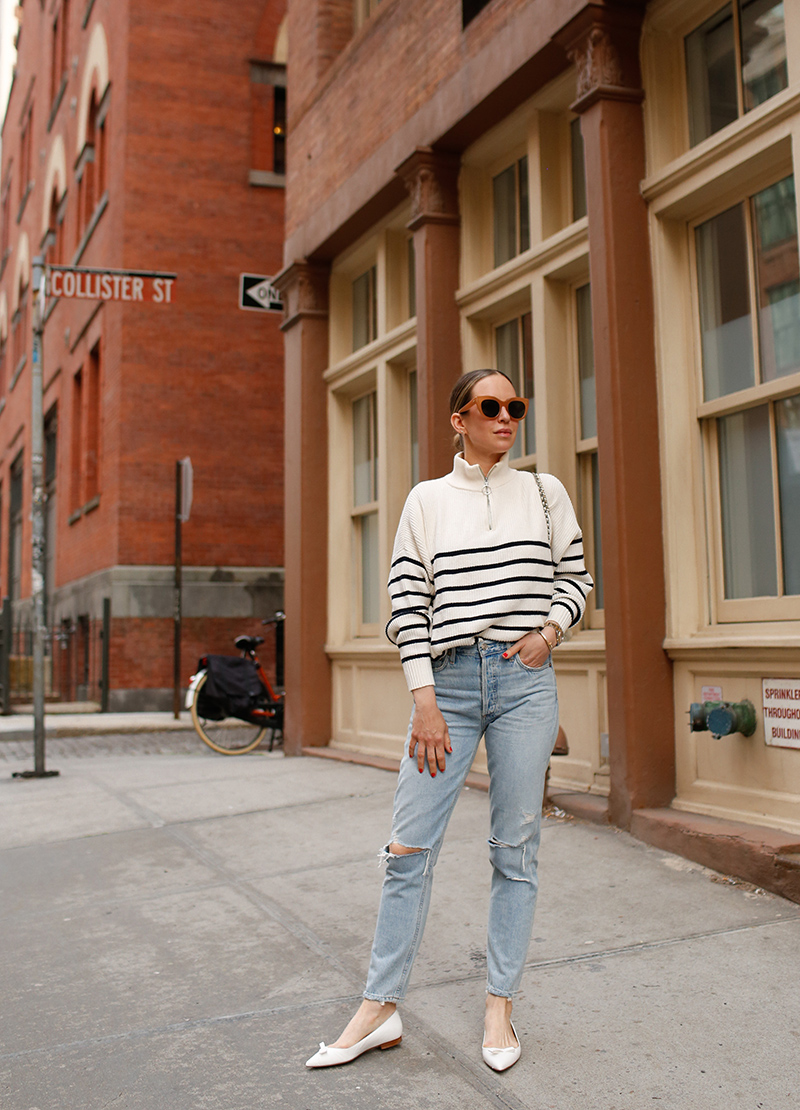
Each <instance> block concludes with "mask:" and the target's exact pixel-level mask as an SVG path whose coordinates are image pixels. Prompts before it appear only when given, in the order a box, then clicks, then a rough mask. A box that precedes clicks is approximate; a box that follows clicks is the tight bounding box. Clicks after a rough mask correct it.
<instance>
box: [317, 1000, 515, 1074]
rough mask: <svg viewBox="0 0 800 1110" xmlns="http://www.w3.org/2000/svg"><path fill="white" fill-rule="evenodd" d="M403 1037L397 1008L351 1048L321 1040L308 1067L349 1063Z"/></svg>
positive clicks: (394, 1043) (388, 1046)
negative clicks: (373, 1049) (381, 1023)
mask: <svg viewBox="0 0 800 1110" xmlns="http://www.w3.org/2000/svg"><path fill="white" fill-rule="evenodd" d="M402 1039H403V1023H402V1021H401V1020H400V1015H399V1014H398V1012H397V1010H395V1012H394V1013H393V1014H392V1015H391V1017H388V1018H387V1019H386V1021H385V1022H384V1023H383V1025H379V1026H378V1028H377V1029H374V1030H373V1031H372V1032H371V1033H368V1034H367V1036H366V1037H364V1038H363V1039H362V1040H360V1041H358V1043H357V1044H354V1045H351V1047H350V1048H334V1047H333V1046H329V1045H326V1044H325V1042H324V1041H320V1044H319V1052H315V1053H314V1055H313V1056H312V1057H311V1059H310V1060H306V1067H307V1068H333V1067H336V1065H337V1064H349V1063H350V1061H351V1060H355V1059H356V1057H357V1056H361V1055H362V1053H364V1052H369V1050H370V1049H371V1048H392V1046H393V1045H396V1044H400V1041H401V1040H402ZM505 1066H506V1067H508V1065H507V1064H506V1065H505Z"/></svg>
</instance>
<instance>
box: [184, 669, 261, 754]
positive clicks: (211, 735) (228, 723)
mask: <svg viewBox="0 0 800 1110" xmlns="http://www.w3.org/2000/svg"><path fill="white" fill-rule="evenodd" d="M207 678H208V675H203V677H202V678H201V679H200V681H199V682H198V684H197V689H196V690H195V692H194V697H193V698H192V722H193V724H194V727H195V729H196V730H197V735H198V736H199V737H200V739H201V740H202V741H203V742H204V743H205V744H208V746H209V748H212V749H213V750H214V751H215V752H219V753H220V755H245V754H246V753H247V752H252V751H253V750H254V749H255V748H257V747H258V745H259V744H260V743H261V741H262V740H263V739H264V734H265V733H266V731H267V730H266V728H264V726H263V725H251V724H248V722H247V721H240V720H239V719H238V718H236V717H225V718H223V720H221V721H210V720H208V719H207V718H206V717H202V716H201V715H200V714H199V713H198V712H197V699H198V695H199V694H200V691H201V690H202V689H203V686H204V685H205V682H206V679H207Z"/></svg>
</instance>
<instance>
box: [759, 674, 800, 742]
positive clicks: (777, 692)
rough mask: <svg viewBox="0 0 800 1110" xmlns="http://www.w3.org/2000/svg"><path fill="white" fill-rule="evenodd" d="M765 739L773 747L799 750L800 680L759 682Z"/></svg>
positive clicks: (772, 679)
mask: <svg viewBox="0 0 800 1110" xmlns="http://www.w3.org/2000/svg"><path fill="white" fill-rule="evenodd" d="M762 694H763V706H764V713H763V717H764V739H765V740H766V742H767V743H768V744H770V745H771V746H772V747H774V748H800V678H765V679H763V680H762Z"/></svg>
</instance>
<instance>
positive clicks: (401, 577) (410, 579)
mask: <svg viewBox="0 0 800 1110" xmlns="http://www.w3.org/2000/svg"><path fill="white" fill-rule="evenodd" d="M404 580H406V581H408V582H423V583H424V582H427V581H428V579H427V578H417V576H416V575H415V574H398V575H397V577H396V578H390V579H389V581H388V582H387V583H386V587H387V589H388V588H389V586H393V585H394V583H395V582H402V581H404Z"/></svg>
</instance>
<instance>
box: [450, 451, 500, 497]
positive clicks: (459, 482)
mask: <svg viewBox="0 0 800 1110" xmlns="http://www.w3.org/2000/svg"><path fill="white" fill-rule="evenodd" d="M515 476H516V471H515V470H512V468H511V467H510V466H509V465H508V455H503V457H502V458H501V459H500V461H499V462H496V463H495V464H494V466H493V467H492V469H491V470H490V471H489V473H488V474H486V475H484V473H483V471H482V470H481V468H480V466H478V464H477V463H473V464H472V466H470V464H469V463H468V462H467V460H466V459H465V458H464V456H463V455H462V454H458V455H456V456H455V458H454V459H453V469H452V471H451V472H450V473H449V474H448V475H447V482H448V484H449V485H451V486H455V487H456V488H457V489H466V490H472V491H473V492H475V493H483V492H484V489H485V487H486V486H489V487H490V488H491V489H493V490H494V489H497V488H499V487H500V486H504V485H506V483H507V482H513V480H514V478H515Z"/></svg>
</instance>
